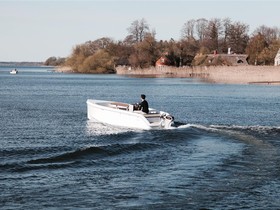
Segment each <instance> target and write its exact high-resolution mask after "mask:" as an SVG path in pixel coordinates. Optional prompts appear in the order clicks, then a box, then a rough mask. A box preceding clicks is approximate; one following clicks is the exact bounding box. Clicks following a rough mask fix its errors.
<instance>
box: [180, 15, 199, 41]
mask: <svg viewBox="0 0 280 210" xmlns="http://www.w3.org/2000/svg"><path fill="white" fill-rule="evenodd" d="M195 24H196V20H194V19H191V20H188V21H187V22H186V23H185V24H184V26H183V28H182V32H181V33H182V38H187V39H193V38H194V32H195V31H194V29H195Z"/></svg>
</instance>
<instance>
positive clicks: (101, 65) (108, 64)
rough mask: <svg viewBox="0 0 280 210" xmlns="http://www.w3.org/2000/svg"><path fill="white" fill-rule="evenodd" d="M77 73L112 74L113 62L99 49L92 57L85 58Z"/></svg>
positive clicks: (107, 54)
mask: <svg viewBox="0 0 280 210" xmlns="http://www.w3.org/2000/svg"><path fill="white" fill-rule="evenodd" d="M78 71H79V72H83V73H114V72H115V71H114V62H113V59H112V57H111V56H110V55H109V53H107V52H106V51H105V50H104V49H100V50H98V51H97V52H96V53H94V54H93V55H92V56H89V57H87V58H86V59H85V60H84V62H83V63H82V65H80V67H79V69H78Z"/></svg>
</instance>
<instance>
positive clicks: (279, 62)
mask: <svg viewBox="0 0 280 210" xmlns="http://www.w3.org/2000/svg"><path fill="white" fill-rule="evenodd" d="M274 66H280V49H279V50H278V53H277V54H276V56H275V59H274Z"/></svg>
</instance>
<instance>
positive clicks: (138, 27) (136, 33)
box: [127, 18, 149, 43]
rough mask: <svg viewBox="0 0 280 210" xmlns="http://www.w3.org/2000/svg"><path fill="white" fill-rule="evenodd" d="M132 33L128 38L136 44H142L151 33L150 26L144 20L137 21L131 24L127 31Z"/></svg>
mask: <svg viewBox="0 0 280 210" xmlns="http://www.w3.org/2000/svg"><path fill="white" fill-rule="evenodd" d="M127 30H128V32H129V33H130V34H129V35H128V37H130V40H131V41H132V42H134V43H138V42H142V41H143V40H144V37H145V35H146V34H147V33H148V32H149V25H148V23H147V21H146V20H145V19H144V18H142V19H141V20H135V21H133V22H132V23H131V26H130V27H129V28H128V29H127Z"/></svg>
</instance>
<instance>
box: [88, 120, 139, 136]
mask: <svg viewBox="0 0 280 210" xmlns="http://www.w3.org/2000/svg"><path fill="white" fill-rule="evenodd" d="M141 131H142V130H140V129H131V128H124V127H117V126H111V125H107V124H103V123H100V122H96V121H93V120H88V121H87V124H86V134H87V135H88V136H102V135H114V134H120V133H126V132H141Z"/></svg>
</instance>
